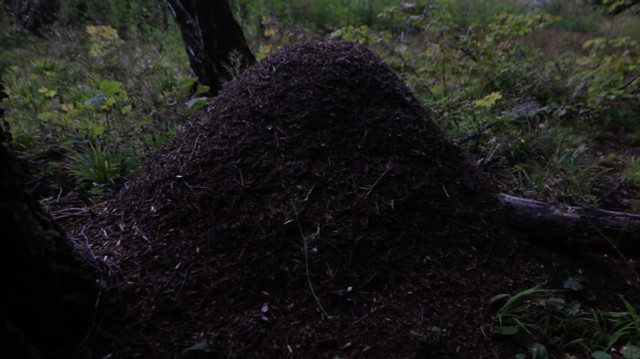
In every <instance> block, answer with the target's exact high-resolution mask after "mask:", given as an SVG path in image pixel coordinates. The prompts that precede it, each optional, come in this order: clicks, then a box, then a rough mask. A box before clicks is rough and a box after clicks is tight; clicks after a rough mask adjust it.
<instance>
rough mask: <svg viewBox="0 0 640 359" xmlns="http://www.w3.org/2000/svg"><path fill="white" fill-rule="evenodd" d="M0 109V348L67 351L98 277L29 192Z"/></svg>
mask: <svg viewBox="0 0 640 359" xmlns="http://www.w3.org/2000/svg"><path fill="white" fill-rule="evenodd" d="M2 94H3V92H2V82H1V80H0V97H2V96H1V95H2ZM2 114H3V112H2V110H1V109H0V233H1V235H0V282H1V283H2V296H0V353H2V357H6V358H27V359H30V358H63V357H68V355H67V354H68V353H69V352H70V351H71V350H72V349H74V348H76V347H77V344H78V343H79V342H80V340H81V339H82V337H83V336H84V335H86V333H87V331H88V330H89V329H90V326H91V320H92V315H93V311H94V304H95V303H96V294H97V286H96V279H95V277H94V276H93V274H92V272H91V271H89V270H87V269H86V268H85V267H84V265H82V264H81V263H80V262H79V261H78V260H77V257H76V253H75V251H74V248H73V246H72V244H71V243H70V242H69V241H68V240H67V238H66V237H65V235H64V233H63V231H62V230H61V229H60V228H59V227H58V226H57V225H56V224H55V223H53V221H52V220H51V218H50V217H48V216H47V215H46V214H45V213H44V212H43V211H42V209H41V207H40V205H39V204H38V203H37V202H36V201H35V200H34V199H33V198H31V196H30V195H29V194H28V193H27V191H26V189H25V185H24V176H23V173H22V172H23V171H22V166H21V164H20V162H19V161H18V159H17V158H16V157H15V155H14V154H13V153H12V151H11V150H10V149H9V147H8V142H9V140H10V135H9V133H8V131H6V130H5V127H6V126H5V123H4V119H3V118H2Z"/></svg>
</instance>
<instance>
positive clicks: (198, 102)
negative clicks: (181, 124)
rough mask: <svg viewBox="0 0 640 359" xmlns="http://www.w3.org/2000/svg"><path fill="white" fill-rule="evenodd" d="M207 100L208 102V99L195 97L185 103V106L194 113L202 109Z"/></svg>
mask: <svg viewBox="0 0 640 359" xmlns="http://www.w3.org/2000/svg"><path fill="white" fill-rule="evenodd" d="M208 100H209V98H208V97H196V98H192V99H191V100H189V101H187V102H186V103H185V105H187V107H189V108H190V109H192V110H194V111H195V110H198V109H200V108H202V107H203V106H204V105H206V104H207V101H208Z"/></svg>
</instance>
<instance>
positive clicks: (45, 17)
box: [4, 0, 60, 36]
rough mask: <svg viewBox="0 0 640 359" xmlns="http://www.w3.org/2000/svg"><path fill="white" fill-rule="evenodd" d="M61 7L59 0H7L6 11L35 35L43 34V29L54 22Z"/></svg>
mask: <svg viewBox="0 0 640 359" xmlns="http://www.w3.org/2000/svg"><path fill="white" fill-rule="evenodd" d="M59 8H60V1H59V0H28V1H15V0H6V1H5V4H4V11H5V12H6V13H7V15H8V16H12V17H14V18H15V19H16V21H17V23H18V24H20V26H22V27H23V28H25V29H27V30H28V31H29V32H31V33H32V34H34V35H37V36H43V35H44V33H43V30H44V29H45V28H46V27H47V26H48V25H50V24H51V23H53V21H54V20H55V19H56V13H57V11H58V9H59Z"/></svg>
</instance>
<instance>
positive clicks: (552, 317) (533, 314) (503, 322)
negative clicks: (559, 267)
mask: <svg viewBox="0 0 640 359" xmlns="http://www.w3.org/2000/svg"><path fill="white" fill-rule="evenodd" d="M565 286H566V282H565ZM571 289H572V290H574V291H581V290H583V288H582V286H580V288H579V289H577V288H571ZM562 293H563V292H562V291H560V290H549V289H543V288H542V287H540V286H538V287H534V288H530V289H527V290H524V291H522V292H520V293H517V294H515V295H509V294H499V295H496V296H495V297H493V298H491V300H490V303H491V304H492V305H498V304H501V305H500V307H499V308H498V309H497V310H496V313H495V315H494V318H495V323H496V327H495V329H494V334H497V335H515V334H518V333H519V332H520V331H523V332H524V333H526V334H528V335H529V336H530V337H531V338H533V339H534V340H540V341H542V342H544V343H546V344H548V345H550V346H553V347H555V348H559V349H560V350H562V351H565V352H571V351H573V352H575V351H582V352H585V353H591V357H592V358H596V359H598V358H607V357H609V356H608V355H609V354H607V352H609V351H610V350H611V349H612V348H618V349H619V350H620V352H621V353H624V352H626V353H627V354H626V355H628V356H630V357H635V355H637V353H638V351H637V349H638V348H637V346H638V345H639V344H640V316H639V315H638V312H637V309H636V308H635V307H634V306H633V305H631V304H630V303H629V302H628V301H626V300H625V299H624V298H622V297H620V298H621V300H622V303H623V304H624V307H625V311H622V312H607V311H600V310H596V309H584V308H583V305H582V304H581V303H579V302H577V301H572V302H567V301H565V299H564V298H563V297H562ZM532 347H535V348H537V349H536V350H535V355H537V356H532V357H535V358H537V357H540V355H542V353H546V348H545V347H544V346H542V345H541V344H538V343H535V344H533V345H532ZM529 352H530V354H531V353H532V351H531V347H530V350H529ZM532 355H533V354H532ZM623 355H625V354H623ZM522 357H523V358H524V357H525V356H522ZM542 357H544V356H542ZM626 357H627V356H625V358H626Z"/></svg>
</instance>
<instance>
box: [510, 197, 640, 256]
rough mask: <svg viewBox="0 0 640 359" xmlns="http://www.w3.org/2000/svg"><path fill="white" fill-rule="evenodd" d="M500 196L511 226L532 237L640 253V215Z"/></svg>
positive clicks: (574, 246)
mask: <svg viewBox="0 0 640 359" xmlns="http://www.w3.org/2000/svg"><path fill="white" fill-rule="evenodd" d="M499 198H500V201H501V204H502V210H503V212H504V214H505V217H506V219H507V222H508V223H509V225H510V226H511V227H513V228H514V229H516V230H518V231H519V232H521V233H523V234H524V235H525V236H527V237H528V238H529V239H530V240H533V241H536V242H541V243H545V244H549V245H552V246H555V247H564V248H567V249H579V250H587V251H596V252H617V251H620V252H622V253H624V254H625V255H633V256H636V255H640V215H637V214H632V213H624V212H615V211H608V210H604V209H598V208H592V207H576V206H568V205H563V204H551V203H545V202H540V201H536V200H532V199H526V198H520V197H515V196H511V195H508V194H504V193H500V194H499Z"/></svg>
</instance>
